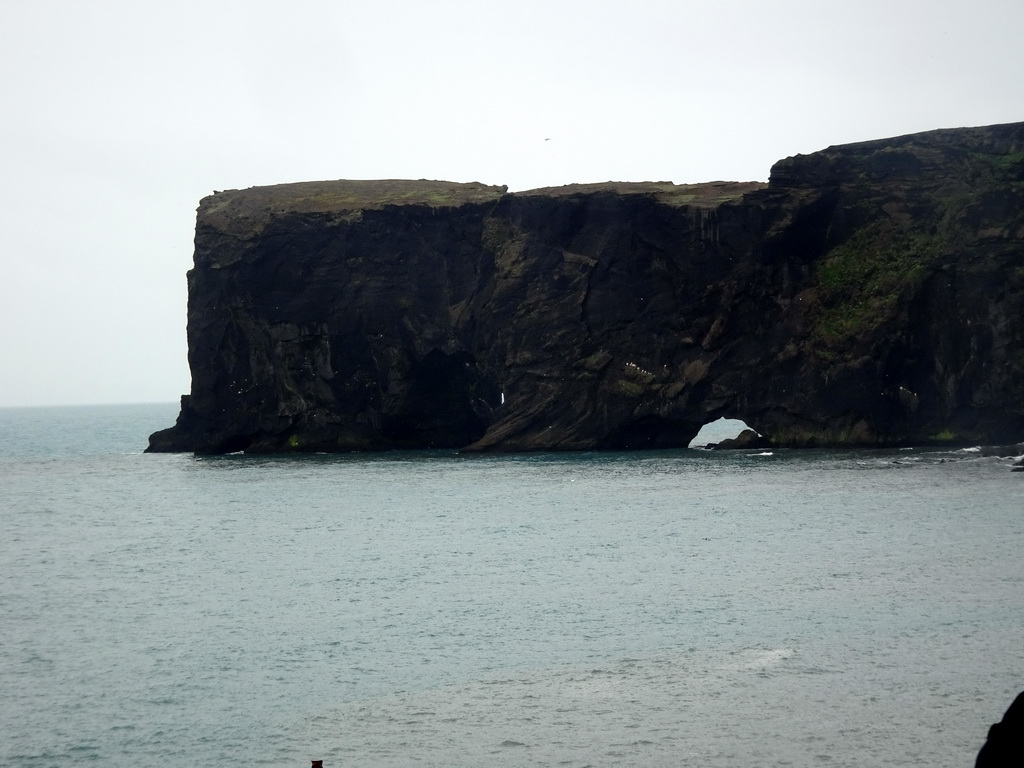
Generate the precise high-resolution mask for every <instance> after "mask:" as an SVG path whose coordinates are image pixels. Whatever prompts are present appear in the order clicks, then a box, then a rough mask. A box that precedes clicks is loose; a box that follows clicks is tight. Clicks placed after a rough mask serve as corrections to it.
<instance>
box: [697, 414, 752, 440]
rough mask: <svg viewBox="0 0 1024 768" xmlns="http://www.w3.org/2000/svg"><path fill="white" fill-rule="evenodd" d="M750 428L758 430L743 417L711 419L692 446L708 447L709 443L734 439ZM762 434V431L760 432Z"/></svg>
mask: <svg viewBox="0 0 1024 768" xmlns="http://www.w3.org/2000/svg"><path fill="white" fill-rule="evenodd" d="M745 429H749V430H751V431H753V432H757V430H756V429H754V428H753V427H751V426H748V425H747V423H746V422H745V421H743V420H741V419H727V418H725V417H724V416H723V417H722V418H719V419H715V420H714V421H709V422H708V423H707V424H705V425H704V426H703V427H701V428H700V432H698V433H697V436H696V437H694V438H693V440H691V441H690V446H689V447H690V448H706V447H707V446H709V445H717V444H718V443H720V442H722V441H723V440H732V439H735V438H736V437H739V435H740V433H741V432H743V430H745ZM758 434H760V433H758Z"/></svg>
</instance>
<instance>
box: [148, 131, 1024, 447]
mask: <svg viewBox="0 0 1024 768" xmlns="http://www.w3.org/2000/svg"><path fill="white" fill-rule="evenodd" d="M188 288H189V300H188V343H189V364H190V366H191V370H192V391H191V393H190V394H189V395H185V396H183V397H182V404H181V414H180V415H179V417H178V421H177V423H176V424H175V425H174V426H173V427H171V428H170V429H166V430H163V431H161V432H157V433H155V434H154V435H152V436H151V438H150V444H149V449H148V450H150V451H194V452H196V453H204V454H209V453H225V452H234V451H248V452H289V451H353V450H384V449H391V448H431V447H445V448H461V449H466V450H477V451H486V450H491V451H532V450H588V449H638V448H662V447H664V448H668V447H681V446H686V445H688V444H689V442H690V441H691V440H692V439H693V438H694V436H695V435H696V434H697V432H698V431H699V430H700V428H701V426H702V425H704V424H705V423H708V422H710V421H713V420H715V419H717V418H719V417H722V416H725V417H730V418H737V419H742V420H743V421H745V422H746V423H747V424H748V425H749V426H750V427H752V428H753V429H754V430H756V431H757V432H758V433H759V434H760V435H761V436H763V439H764V440H765V441H766V443H767V444H770V445H775V446H903V445H923V444H948V445H952V444H979V443H992V444H995V443H1011V442H1016V441H1019V440H1020V439H1021V438H1022V437H1024V123H1018V124H1009V125H997V126H990V127H984V128H966V129H954V130H939V131H931V132H927V133H920V134H914V135H911V136H903V137H899V138H893V139H885V140H879V141H869V142H863V143H858V144H849V145H844V146H837V147H830V148H828V149H825V150H823V151H821V152H816V153H814V154H810V155H803V156H796V157H790V158H787V159H785V160H782V161H780V162H778V163H777V164H776V165H775V166H774V167H773V168H772V170H771V177H770V181H769V182H768V184H761V183H732V182H714V183H708V184H694V185H676V184H671V183H667V182H654V183H607V184H582V185H570V186H567V187H558V188H550V189H538V190H533V191H529V192H517V193H509V192H507V191H506V190H505V188H502V187H491V186H485V185H481V184H455V183H447V182H434V181H328V182H309V183H298V184H284V185H279V186H273V187H257V188H251V189H246V190H232V191H226V192H218V193H215V194H214V195H212V196H210V197H207V198H204V199H203V200H202V201H201V203H200V206H199V210H198V217H197V225H196V237H195V266H194V268H193V269H192V270H191V271H190V272H189V274H188Z"/></svg>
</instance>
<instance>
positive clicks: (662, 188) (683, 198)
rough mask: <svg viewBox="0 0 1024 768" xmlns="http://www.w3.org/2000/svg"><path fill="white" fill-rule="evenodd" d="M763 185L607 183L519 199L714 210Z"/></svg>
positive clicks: (546, 191) (572, 186)
mask: <svg viewBox="0 0 1024 768" xmlns="http://www.w3.org/2000/svg"><path fill="white" fill-rule="evenodd" d="M767 186H768V185H767V184H765V183H763V182H760V181H709V182H705V183H703V184H673V183H672V182H671V181H637V182H633V181H605V182H600V183H596V184H568V185H566V186H564V187H541V188H540V189H531V190H528V191H526V192H516V193H515V194H516V195H517V196H523V197H529V196H534V195H543V196H545V197H571V196H574V195H596V194H613V195H647V196H650V197H654V198H655V199H656V200H657V201H658V202H660V203H664V204H665V205H671V206H676V207H683V206H687V205H690V206H697V207H701V208H713V207H715V206H717V205H721V204H722V203H728V202H730V201H732V200H739V199H740V198H741V197H743V195H745V194H747V193H748V192H754V191H756V190H759V189H764V188H765V187H767Z"/></svg>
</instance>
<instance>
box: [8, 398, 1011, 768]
mask: <svg viewBox="0 0 1024 768" xmlns="http://www.w3.org/2000/svg"><path fill="white" fill-rule="evenodd" d="M174 411H175V409H174V407H173V406H147V407H143V406H132V407H127V406H126V407H118V408H83V409H26V410H4V411H0V430H2V434H4V435H5V438H6V445H5V446H4V449H3V453H2V454H0V475H2V485H0V506H2V508H3V512H2V513H0V580H2V584H3V589H2V591H0V683H2V693H0V697H2V698H0V704H2V706H0V733H2V734H3V738H2V739H0V764H3V765H11V766H33V767H34V766H55V765H59V766H84V765H92V766H95V765H102V766H115V767H116V766H130V765H131V766H134V765H139V764H154V765H160V766H163V767H165V768H166V767H173V766H195V765H199V764H203V763H213V762H224V763H230V764H233V765H274V766H282V767H284V766H302V767H303V768H305V767H306V766H308V765H309V760H311V759H323V760H324V761H325V762H324V765H325V768H340V767H341V766H392V765H393V766H412V765H416V766H482V765H509V766H513V765H516V766H518V765H550V766H585V765H594V766H605V765H630V766H675V765H701V766H722V767H723V768H724V767H725V766H729V767H736V768H742V767H743V766H752V767H753V766H783V765H790V766H821V765H832V766H851V767H853V766H856V767H857V768H864V767H865V766H875V765H877V766H883V765H922V766H923V765H927V766H963V765H971V764H973V759H974V756H975V754H976V753H977V750H978V748H979V747H980V745H981V742H982V741H983V740H984V736H985V732H986V730H987V728H988V725H989V724H990V723H991V722H994V721H995V720H998V719H999V717H1000V716H1001V714H1002V712H1003V710H1004V709H1005V708H1006V706H1007V705H1008V704H1009V702H1010V701H1011V700H1012V699H1013V696H1014V695H1015V694H1016V693H1017V692H1019V691H1020V690H1022V689H1024V642H1022V640H1024V632H1022V621H1024V584H1022V580H1024V558H1022V557H1021V551H1022V544H1024V539H1022V532H1024V519H1022V515H1024V504H1022V502H1024V476H1022V474H1020V473H1011V472H1010V471H1009V469H1008V462H1007V461H1006V460H998V459H986V458H981V457H980V455H979V454H978V453H977V452H971V451H948V452H923V451H899V452H872V451H867V452H852V453H829V452H809V451H804V452H793V451H790V452H786V451H776V452H763V451H751V452H728V453H727V452H707V451H698V450H689V451H675V452H660V453H648V454H594V453H589V454H571V455H532V456H502V457H461V456H458V455H454V454H451V453H414V454H387V455H380V456H358V455H349V456H340V457H339V456H333V457H328V456H320V457H304V458H288V457H272V458H266V457H264V458H253V457H245V456H228V457H218V458H207V459H194V458H192V457H189V456H183V455H143V454H141V453H140V452H139V451H140V449H141V448H142V446H143V445H144V444H145V438H146V435H147V434H148V432H149V431H152V430H153V429H157V428H161V427H163V426H166V425H167V424H169V423H171V422H172V421H173V418H174Z"/></svg>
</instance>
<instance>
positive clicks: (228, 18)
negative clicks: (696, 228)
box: [0, 0, 1024, 407]
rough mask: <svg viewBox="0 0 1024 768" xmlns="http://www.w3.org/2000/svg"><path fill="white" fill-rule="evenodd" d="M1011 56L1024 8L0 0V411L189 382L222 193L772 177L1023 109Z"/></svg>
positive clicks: (1017, 48)
mask: <svg viewBox="0 0 1024 768" xmlns="http://www.w3.org/2000/svg"><path fill="white" fill-rule="evenodd" d="M1022 41H1024V2H1021V0H970V1H969V2H967V1H965V2H961V1H954V0H863V1H860V2H858V1H856V0H845V1H844V2H825V1H824V0H778V1H773V0H704V1H703V2H690V0H675V1H674V2H673V1H670V0H515V1H514V2H512V1H507V0H495V1H493V2H488V0H434V2H423V0H365V1H364V2H354V1H351V0H335V1H334V2H328V1H327V0H288V2H287V3H285V2H283V0H282V1H281V2H267V1H266V0H246V1H244V2H243V1H242V0H203V2H195V1H194V0H175V2H142V1H140V0H93V1H92V2H81V1H78V0H0V104H2V111H3V117H2V119H0V216H2V219H0V223H2V225H3V240H2V246H0V247H2V250H0V258H2V266H3V276H4V279H3V280H0V321H2V328H3V333H2V335H0V345H2V346H0V359H2V361H3V369H2V371H3V375H2V377H0V407H2V406H12V405H44V404H75V403H120V402H156V401H173V400H176V399H177V398H178V396H179V395H180V394H182V393H183V392H187V391H188V389H189V373H188V365H187V360H186V345H185V319H186V316H185V312H186V306H185V300H186V290H185V272H186V270H188V268H189V267H190V266H191V257H192V236H193V227H194V223H195V208H196V205H197V204H198V201H199V199H200V198H201V197H203V196H204V195H207V194H209V193H210V192H211V191H212V190H214V189H232V188H244V187H249V186H253V185H261V184H275V183H280V182H290V181H305V180H313V179H336V178H357V179H362V178H414V179H416V178H431V179H447V180H452V181H481V182H485V183H489V184H507V185H509V187H510V189H513V190H517V189H529V188H533V187H540V186H549V185H555V184H569V183H572V182H590V181H606V180H620V181H644V180H671V181H675V182H678V183H684V182H699V181H710V180H715V179H727V180H736V181H742V180H751V179H761V180H765V179H767V177H768V171H769V168H770V167H771V165H772V163H774V162H775V161H776V160H778V159H780V158H783V157H786V156H788V155H793V154H797V153H806V152H813V151H815V150H818V149H822V148H824V147H826V146H828V145H830V144H841V143H846V142H851V141H861V140H867V139H875V138H883V137H886V136H896V135H900V134H904V133H911V132H915V131H922V130H929V129H932V128H949V127H958V126H967V125H987V124H991V123H1005V122H1014V121H1020V120H1024V44H1022ZM546 138H550V141H545V139H546Z"/></svg>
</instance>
